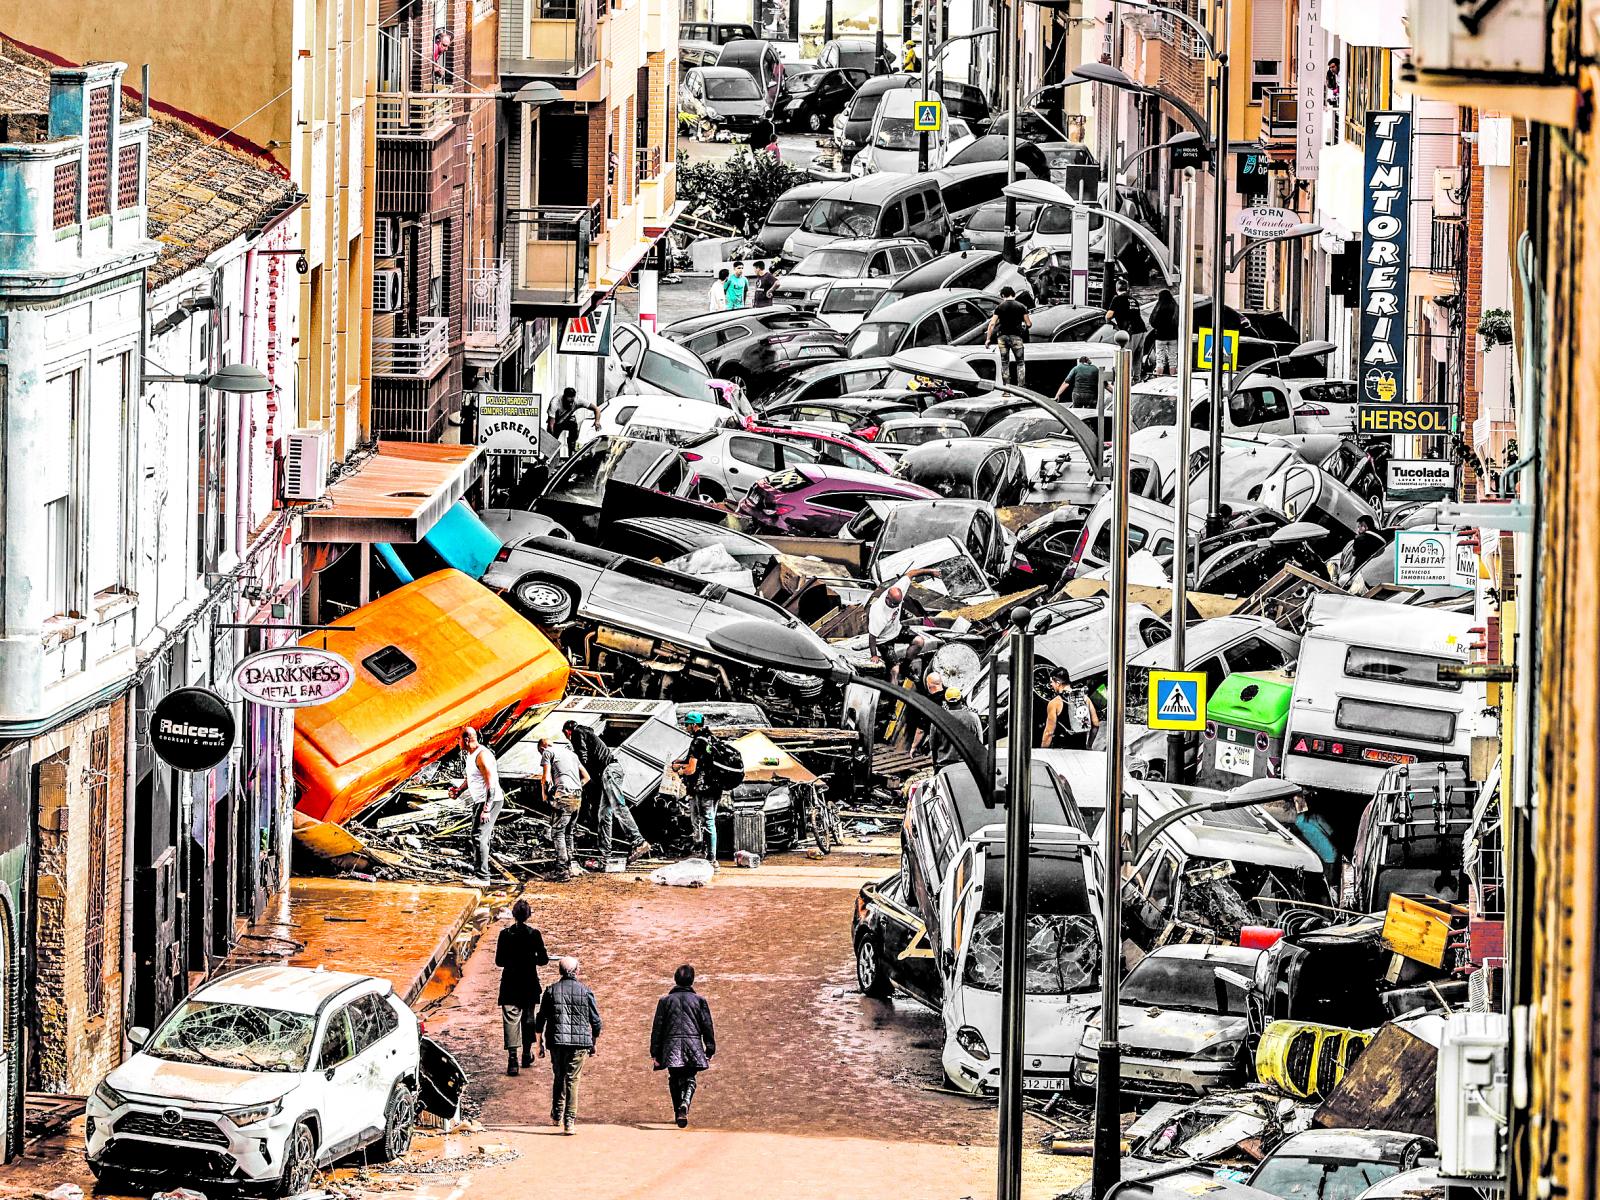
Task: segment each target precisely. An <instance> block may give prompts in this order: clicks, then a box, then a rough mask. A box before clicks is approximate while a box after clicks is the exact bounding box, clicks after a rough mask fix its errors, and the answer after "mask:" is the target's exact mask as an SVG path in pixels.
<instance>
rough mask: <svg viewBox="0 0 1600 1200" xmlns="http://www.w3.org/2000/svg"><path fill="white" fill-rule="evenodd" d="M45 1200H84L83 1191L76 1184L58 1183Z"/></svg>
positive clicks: (45, 1196) (46, 1194) (45, 1195)
mask: <svg viewBox="0 0 1600 1200" xmlns="http://www.w3.org/2000/svg"><path fill="white" fill-rule="evenodd" d="M44 1200H83V1189H82V1188H81V1187H79V1186H78V1185H77V1184H75V1183H58V1184H56V1186H55V1187H53V1188H51V1189H50V1190H49V1191H48V1192H46V1193H45V1194H44Z"/></svg>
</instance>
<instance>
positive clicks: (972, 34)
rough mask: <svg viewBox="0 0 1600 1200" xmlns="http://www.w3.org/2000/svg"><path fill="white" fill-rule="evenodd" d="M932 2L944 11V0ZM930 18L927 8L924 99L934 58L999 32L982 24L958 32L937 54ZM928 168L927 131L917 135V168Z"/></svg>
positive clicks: (923, 35) (923, 47)
mask: <svg viewBox="0 0 1600 1200" xmlns="http://www.w3.org/2000/svg"><path fill="white" fill-rule="evenodd" d="M930 3H931V4H934V5H938V6H939V7H940V8H941V11H942V7H943V3H942V0H930ZM928 20H929V18H928V13H927V11H926V10H925V11H924V12H923V14H922V98H923V99H924V100H927V99H930V98H931V97H929V95H928V71H929V69H930V68H931V67H932V61H931V60H932V59H934V58H935V57H937V58H939V59H941V60H942V59H943V58H944V52H945V51H946V50H948V49H950V47H951V46H954V45H955V44H956V43H957V42H970V41H973V40H974V39H976V38H981V37H988V36H989V35H990V34H991V33H998V32H999V30H998V28H997V27H996V26H993V25H980V26H978V27H977V28H976V29H972V30H969V31H968V32H966V33H961V34H957V35H956V36H955V37H953V38H948V39H946V40H945V41H943V42H940V43H939V49H938V51H937V52H936V54H930V53H929V52H928ZM941 70H942V68H941ZM943 98H944V97H943V96H940V97H939V99H941V100H942V99H943ZM927 169H928V135H927V134H926V133H919V134H918V135H917V170H918V171H926V170H927Z"/></svg>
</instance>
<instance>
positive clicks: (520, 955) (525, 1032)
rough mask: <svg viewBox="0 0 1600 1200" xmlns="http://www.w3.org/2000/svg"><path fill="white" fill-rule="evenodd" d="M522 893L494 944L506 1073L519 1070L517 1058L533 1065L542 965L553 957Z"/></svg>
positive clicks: (536, 1041) (512, 1073)
mask: <svg viewBox="0 0 1600 1200" xmlns="http://www.w3.org/2000/svg"><path fill="white" fill-rule="evenodd" d="M532 911H533V910H532V909H530V908H529V907H528V901H527V899H526V898H524V897H522V896H518V897H517V902H516V903H515V904H513V905H512V906H511V924H510V925H507V926H506V927H505V928H504V929H502V930H501V931H500V938H499V940H498V941H497V942H495V946H494V965H495V966H497V967H499V968H500V995H499V999H498V1001H497V1002H498V1003H499V1005H500V1020H501V1022H502V1023H503V1024H504V1026H505V1035H506V1074H507V1075H515V1074H517V1058H518V1055H519V1054H520V1055H521V1058H522V1065H523V1066H524V1067H531V1066H533V1052H534V1049H535V1048H536V1047H537V1046H538V1044H539V1035H538V1033H537V1032H535V1025H536V1023H537V1021H538V1019H539V968H540V967H542V966H544V965H545V964H546V963H548V962H549V961H550V955H549V954H548V953H547V952H546V950H545V948H544V937H543V935H542V934H540V932H539V931H538V930H537V929H535V928H534V927H533V926H532V925H529V924H528V917H529V915H530V914H531V913H532Z"/></svg>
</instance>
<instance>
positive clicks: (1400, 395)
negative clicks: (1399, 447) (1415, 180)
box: [1358, 112, 1411, 432]
mask: <svg viewBox="0 0 1600 1200" xmlns="http://www.w3.org/2000/svg"><path fill="white" fill-rule="evenodd" d="M1362 184H1363V187H1364V190H1365V192H1366V200H1365V203H1364V206H1363V210H1362V214H1361V341H1360V347H1359V353H1360V366H1359V368H1358V370H1359V372H1360V382H1361V399H1363V400H1368V401H1375V402H1379V403H1390V402H1394V401H1403V400H1404V399H1405V398H1406V302H1407V284H1408V282H1409V280H1408V278H1407V276H1408V274H1409V273H1410V270H1411V242H1410V237H1409V223H1410V215H1411V114H1410V113H1405V112H1370V113H1368V114H1367V144H1366V171H1365V174H1364V175H1363V176H1362ZM1395 432H1400V431H1398V430H1396V431H1395Z"/></svg>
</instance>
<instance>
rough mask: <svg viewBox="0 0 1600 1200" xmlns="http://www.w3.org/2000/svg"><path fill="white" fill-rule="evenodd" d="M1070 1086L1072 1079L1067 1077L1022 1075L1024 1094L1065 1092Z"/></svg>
mask: <svg viewBox="0 0 1600 1200" xmlns="http://www.w3.org/2000/svg"><path fill="white" fill-rule="evenodd" d="M1071 1086H1072V1078H1071V1077H1070V1076H1068V1075H1024V1076H1023V1077H1022V1090H1023V1091H1025V1092H1065V1091H1067V1090H1068V1089H1070V1088H1071Z"/></svg>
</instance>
